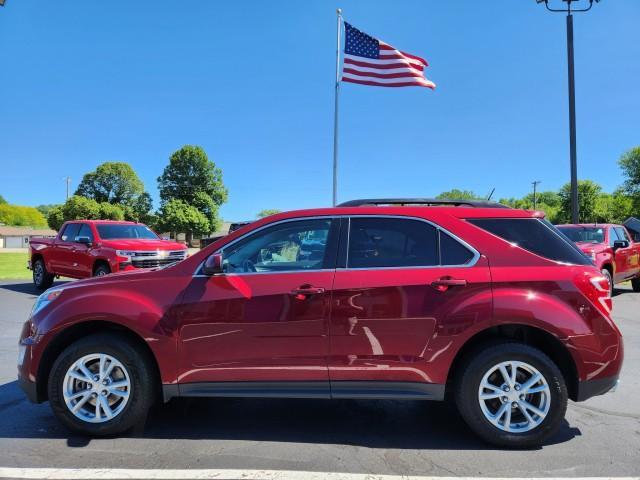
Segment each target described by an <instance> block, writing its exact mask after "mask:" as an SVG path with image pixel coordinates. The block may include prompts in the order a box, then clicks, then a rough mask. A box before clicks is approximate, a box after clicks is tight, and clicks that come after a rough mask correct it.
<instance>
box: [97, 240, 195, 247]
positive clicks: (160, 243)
mask: <svg viewBox="0 0 640 480" xmlns="http://www.w3.org/2000/svg"><path fill="white" fill-rule="evenodd" d="M101 242H102V245H103V246H105V247H109V248H114V249H117V250H186V249H187V247H186V246H185V245H184V244H182V243H178V242H172V241H171V240H160V239H157V240H148V239H128V238H123V239H113V240H102V241H101Z"/></svg>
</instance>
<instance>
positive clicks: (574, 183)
mask: <svg viewBox="0 0 640 480" xmlns="http://www.w3.org/2000/svg"><path fill="white" fill-rule="evenodd" d="M550 1H551V0H536V2H537V3H544V5H545V7H546V8H547V10H549V11H550V12H561V13H566V14H567V76H568V80H569V164H570V171H571V222H572V223H578V221H579V213H580V212H579V211H578V159H577V153H576V92H575V80H574V68H573V15H572V14H571V13H572V12H574V13H575V12H587V11H589V10H591V7H592V6H593V3H594V1H595V3H598V2H599V1H600V0H584V1H582V2H581V1H580V0H562V1H563V2H564V3H566V4H567V5H566V7H565V8H552V7H550V6H549V2H550ZM572 3H576V4H578V5H580V4H582V5H586V6H584V7H583V8H572V7H571V4H572Z"/></svg>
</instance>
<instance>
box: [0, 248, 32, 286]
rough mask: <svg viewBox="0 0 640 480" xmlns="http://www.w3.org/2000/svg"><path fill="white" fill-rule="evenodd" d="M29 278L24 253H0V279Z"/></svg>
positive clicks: (29, 271) (29, 274) (29, 273)
mask: <svg viewBox="0 0 640 480" xmlns="http://www.w3.org/2000/svg"><path fill="white" fill-rule="evenodd" d="M22 278H31V270H27V254H26V253H13V252H11V253H0V280H17V279H22Z"/></svg>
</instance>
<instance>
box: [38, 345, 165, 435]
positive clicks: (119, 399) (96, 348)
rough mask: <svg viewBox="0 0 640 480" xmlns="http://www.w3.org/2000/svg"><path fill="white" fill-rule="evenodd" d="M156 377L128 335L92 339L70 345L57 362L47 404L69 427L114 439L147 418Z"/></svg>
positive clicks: (52, 370)
mask: <svg viewBox="0 0 640 480" xmlns="http://www.w3.org/2000/svg"><path fill="white" fill-rule="evenodd" d="M153 378H154V375H153V371H152V369H151V367H150V366H149V361H148V359H147V356H146V355H145V354H144V353H142V352H140V351H139V349H138V347H137V346H136V345H134V344H133V343H132V342H131V341H129V340H128V339H127V338H126V337H123V336H117V335H112V334H98V335H92V336H89V337H85V338H82V339H80V340H78V341H77V342H75V343H73V344H71V345H70V346H69V347H67V348H66V349H65V350H64V351H63V352H62V353H61V354H60V356H59V357H58V358H57V359H56V361H55V362H54V364H53V367H52V369H51V374H50V376H49V385H48V388H49V402H50V404H51V408H52V409H53V413H54V414H55V415H56V417H58V419H59V420H60V421H61V422H62V423H63V424H64V425H66V426H67V427H68V428H69V429H71V430H73V431H75V432H79V433H82V434H86V435H113V434H117V433H121V432H124V431H125V430H128V429H129V428H131V427H132V426H134V425H135V424H136V423H137V422H139V421H140V420H141V419H144V418H146V414H147V411H148V409H149V407H150V406H151V404H152V401H153V395H154V388H153V382H152V379H153Z"/></svg>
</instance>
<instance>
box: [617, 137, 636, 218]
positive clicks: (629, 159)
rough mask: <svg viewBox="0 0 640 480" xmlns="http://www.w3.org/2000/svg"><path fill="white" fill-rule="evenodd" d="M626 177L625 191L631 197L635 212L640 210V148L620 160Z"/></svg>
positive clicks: (627, 153) (630, 150)
mask: <svg viewBox="0 0 640 480" xmlns="http://www.w3.org/2000/svg"><path fill="white" fill-rule="evenodd" d="M618 165H620V168H621V169H622V175H623V177H624V179H625V180H624V184H623V187H622V188H623V190H624V192H625V193H626V194H627V195H629V196H631V198H632V200H633V206H634V207H635V208H634V210H636V211H638V210H640V146H638V147H633V148H631V149H629V150H627V151H626V152H625V153H623V154H622V156H621V157H620V159H619V160H618Z"/></svg>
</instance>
